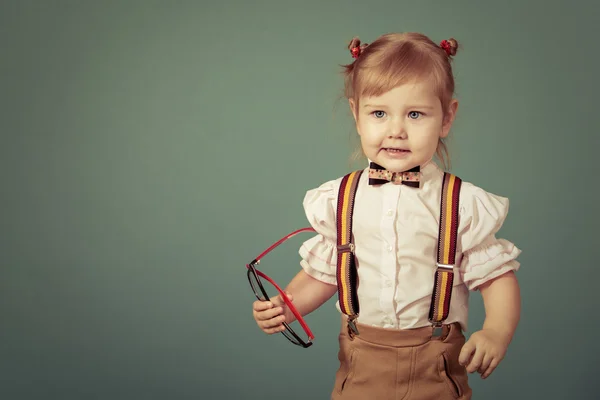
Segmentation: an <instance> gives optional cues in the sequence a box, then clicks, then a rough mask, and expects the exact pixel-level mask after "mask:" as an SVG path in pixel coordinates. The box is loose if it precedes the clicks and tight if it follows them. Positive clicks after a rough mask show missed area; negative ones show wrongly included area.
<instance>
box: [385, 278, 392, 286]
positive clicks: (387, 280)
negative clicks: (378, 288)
mask: <svg viewBox="0 0 600 400" xmlns="http://www.w3.org/2000/svg"><path fill="white" fill-rule="evenodd" d="M391 286H392V281H390V280H389V279H386V280H385V287H391Z"/></svg>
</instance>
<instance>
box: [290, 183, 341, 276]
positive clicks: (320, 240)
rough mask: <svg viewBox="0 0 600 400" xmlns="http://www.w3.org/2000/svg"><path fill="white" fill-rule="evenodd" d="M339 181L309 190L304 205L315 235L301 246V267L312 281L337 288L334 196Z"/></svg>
mask: <svg viewBox="0 0 600 400" xmlns="http://www.w3.org/2000/svg"><path fill="white" fill-rule="evenodd" d="M339 185H340V180H339V179H337V180H333V181H329V182H326V183H324V184H322V185H321V186H319V187H318V188H316V189H312V190H309V191H308V192H307V193H306V196H305V197H304V201H303V206H304V212H305V214H306V218H307V219H308V222H309V223H310V225H311V226H312V227H313V228H314V229H315V231H316V233H317V234H316V235H315V236H313V237H312V238H311V239H308V240H307V241H305V242H304V243H303V244H302V246H301V247H300V250H299V254H300V257H302V260H301V261H300V265H301V266H302V268H303V269H304V271H305V272H306V273H307V274H309V275H310V276H312V277H313V278H315V279H318V280H320V281H323V282H326V283H329V284H333V285H337V280H336V265H337V246H336V237H337V233H336V218H335V212H336V208H337V195H338V189H339Z"/></svg>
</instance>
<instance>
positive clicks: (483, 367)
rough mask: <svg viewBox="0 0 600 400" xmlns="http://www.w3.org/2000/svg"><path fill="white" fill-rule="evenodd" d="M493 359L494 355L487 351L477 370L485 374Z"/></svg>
mask: <svg viewBox="0 0 600 400" xmlns="http://www.w3.org/2000/svg"><path fill="white" fill-rule="evenodd" d="M493 359H494V357H493V356H492V355H491V354H489V353H486V354H485V356H484V357H483V360H482V361H481V365H480V366H479V368H478V369H477V372H478V373H480V374H483V373H484V372H485V371H486V370H487V369H488V367H489V366H490V363H491V362H492V360H493Z"/></svg>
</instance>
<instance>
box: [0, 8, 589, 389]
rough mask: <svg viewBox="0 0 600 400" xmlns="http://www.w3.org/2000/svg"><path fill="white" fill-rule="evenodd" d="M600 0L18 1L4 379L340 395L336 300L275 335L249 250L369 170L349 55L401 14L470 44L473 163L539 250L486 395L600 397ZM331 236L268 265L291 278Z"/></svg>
mask: <svg viewBox="0 0 600 400" xmlns="http://www.w3.org/2000/svg"><path fill="white" fill-rule="evenodd" d="M594 3H595V4H598V3H597V2H593V1H589V2H585V1H568V2H567V1H563V2H558V1H543V0H535V1H533V0H530V1H523V2H522V1H515V0H509V1H474V0H473V1H460V0H457V1H412V2H409V1H387V2H386V1H362V2H351V1H323V2H320V1H314V0H313V1H293V2H291V1H275V0H273V1H256V2H246V1H235V2H234V1H220V2H218V1H214V2H210V3H208V2H200V1H197V2H192V1H133V0H131V1H126V0H123V1H120V2H116V1H96V2H93V1H71V2H65V1H60V2H59V1H41V0H40V1H2V2H1V4H0V49H1V50H2V53H1V54H0V106H1V108H0V109H1V117H0V133H1V146H0V179H1V186H0V188H1V190H2V193H1V196H0V199H1V207H0V213H1V214H0V223H1V226H2V228H1V229H0V235H1V236H0V266H1V271H0V272H1V276H0V398H1V399H3V400H4V399H6V400H17V399H19V400H20V399H23V400H25V399H61V400H67V399H144V400H148V399H177V400H179V399H240V398H248V399H289V400H291V399H306V398H310V399H326V398H328V396H329V393H330V391H331V387H332V384H333V378H334V373H335V370H336V369H337V366H338V361H337V333H338V329H339V317H338V314H337V311H336V310H335V308H334V307H335V304H334V299H332V300H331V301H329V302H327V303H326V304H325V305H324V306H323V307H322V308H320V309H318V310H317V311H315V312H314V313H313V314H311V315H309V316H308V317H307V322H308V323H309V325H310V327H311V328H312V330H313V332H314V333H315V336H316V339H315V344H314V345H313V347H311V348H310V349H301V348H299V347H296V346H293V345H291V344H289V343H288V342H287V340H285V338H284V337H283V336H281V335H276V336H268V335H265V334H263V333H262V332H260V331H259V329H258V328H257V326H256V324H255V322H254V320H253V319H252V315H251V304H252V302H253V301H254V297H253V295H252V293H251V291H250V288H249V285H248V282H247V280H246V270H245V266H244V265H245V263H246V262H249V261H250V260H251V259H252V258H254V257H256V256H257V255H258V253H259V252H261V251H262V250H263V249H265V248H266V247H267V246H268V245H270V244H271V243H272V242H274V241H276V240H277V239H279V238H280V237H281V236H283V235H284V234H286V233H288V232H290V231H292V230H294V229H296V228H300V227H303V226H306V225H307V221H306V218H305V216H304V211H303V209H302V199H303V196H304V194H305V192H306V191H307V190H309V189H311V188H313V187H316V186H318V185H319V184H321V183H322V182H324V181H326V180H329V179H333V178H336V177H338V176H341V175H342V174H344V173H345V172H347V171H348V170H349V169H350V168H354V167H357V166H360V167H362V164H356V163H354V164H351V163H350V161H349V156H350V154H351V152H352V149H353V148H354V146H355V145H356V143H357V141H356V140H355V133H354V131H353V126H352V124H351V121H350V113H349V110H348V108H347V106H346V103H345V102H344V101H343V99H340V95H341V93H342V81H341V78H340V76H339V74H338V72H339V65H340V64H343V63H347V62H349V61H351V57H350V54H349V51H348V50H347V48H346V44H347V42H348V41H349V40H350V39H351V38H352V36H354V35H358V36H359V37H360V38H361V39H362V40H363V41H366V42H370V41H372V40H374V39H375V38H376V37H377V36H379V35H380V34H383V33H387V32H391V31H419V32H423V33H425V34H427V35H429V36H430V37H431V38H432V39H433V40H435V41H436V42H438V41H441V40H442V39H446V38H449V37H455V38H457V39H458V40H459V43H460V44H461V45H462V49H461V50H459V54H457V56H456V59H455V63H454V66H455V71H456V80H457V97H458V99H459V101H460V104H461V105H460V108H459V116H458V118H457V121H456V124H455V125H454V128H453V133H452V141H451V143H450V150H451V154H452V161H453V168H452V171H453V172H454V173H456V174H457V175H459V176H461V177H462V178H463V179H464V180H467V181H470V182H473V183H475V184H477V185H479V186H481V187H483V188H484V189H486V190H488V191H491V192H493V193H496V194H500V195H503V196H506V197H509V198H510V199H511V211H510V213H509V217H508V219H507V221H506V223H505V225H504V227H503V228H502V230H501V232H500V236H501V237H505V238H507V239H509V240H511V241H513V242H514V243H516V244H517V246H519V247H520V248H521V249H522V250H523V253H522V256H521V257H520V261H521V263H522V267H521V270H520V271H519V273H518V277H519V280H520V283H521V288H522V299H523V311H522V321H521V323H520V325H519V328H518V330H517V333H516V337H515V339H514V341H513V343H512V345H511V347H510V349H509V352H508V353H507V355H506V358H505V359H504V361H503V362H502V364H501V365H500V367H499V368H498V369H497V370H496V372H495V373H494V374H493V375H492V376H491V377H490V378H489V379H488V380H485V381H482V380H481V379H480V377H479V376H478V375H472V376H471V385H472V387H473V390H474V395H475V397H474V398H475V399H492V400H493V399H508V398H510V399H529V398H533V397H534V396H536V397H537V396H539V397H540V398H545V399H567V398H570V397H573V398H575V399H581V400H583V399H595V398H597V397H596V396H597V393H598V379H597V371H598V370H597V360H598V356H599V355H600V349H599V347H600V346H599V345H598V343H599V342H598V336H597V335H598V331H599V328H600V324H599V323H598V305H599V304H598V297H597V291H598V281H599V278H600V275H599V273H598V268H599V267H598V258H599V257H598V252H597V246H598V239H599V235H598V225H600V220H599V218H598V215H599V213H598V200H597V198H598V197H597V196H598V159H597V152H598V144H599V141H598V119H597V116H598V105H599V100H598V93H599V92H600V85H599V84H598V79H597V71H598V70H599V65H598V62H599V60H600V55H599V50H600V49H599V47H598V37H599V34H600V32H599V31H600V28H598V17H599V8H600V6H598V5H594ZM308 237H310V235H309V234H305V235H304V236H303V237H302V238H300V237H298V238H297V239H294V240H292V241H290V242H289V243H286V244H285V245H283V246H282V247H281V248H280V249H278V251H277V253H276V254H273V255H272V256H270V258H269V262H266V260H265V262H264V263H263V264H261V268H262V269H263V271H264V272H266V273H268V274H270V275H271V276H272V277H273V278H274V279H276V281H277V282H279V283H280V284H281V285H285V284H286V283H287V281H289V279H291V278H292V277H293V276H294V275H295V274H296V273H297V271H298V269H299V264H298V262H299V256H298V253H297V251H298V246H299V245H300V243H301V241H302V240H303V239H307V238H308ZM593 246H594V247H593ZM471 310H472V312H471V314H470V320H469V327H470V331H469V332H467V335H469V334H470V333H472V331H473V330H475V329H478V328H479V327H480V326H481V324H482V322H483V318H484V310H483V305H482V302H481V296H480V295H479V293H474V294H473V296H472V297H471ZM594 391H595V392H596V394H594Z"/></svg>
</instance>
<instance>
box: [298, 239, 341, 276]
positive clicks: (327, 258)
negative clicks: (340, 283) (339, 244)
mask: <svg viewBox="0 0 600 400" xmlns="http://www.w3.org/2000/svg"><path fill="white" fill-rule="evenodd" d="M299 254H300V257H302V260H301V262H300V264H301V265H302V268H304V270H305V271H306V273H307V274H309V275H311V276H312V277H313V278H316V279H318V280H320V281H323V282H327V283H333V284H337V278H336V268H337V250H336V247H335V246H334V245H333V242H331V241H329V240H326V239H325V238H324V237H323V235H316V236H315V237H313V238H311V239H309V240H307V241H306V242H304V243H303V244H302V246H301V247H300V250H299Z"/></svg>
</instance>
